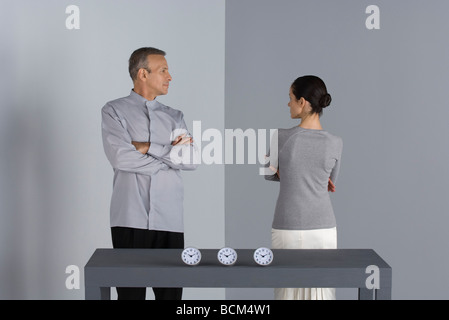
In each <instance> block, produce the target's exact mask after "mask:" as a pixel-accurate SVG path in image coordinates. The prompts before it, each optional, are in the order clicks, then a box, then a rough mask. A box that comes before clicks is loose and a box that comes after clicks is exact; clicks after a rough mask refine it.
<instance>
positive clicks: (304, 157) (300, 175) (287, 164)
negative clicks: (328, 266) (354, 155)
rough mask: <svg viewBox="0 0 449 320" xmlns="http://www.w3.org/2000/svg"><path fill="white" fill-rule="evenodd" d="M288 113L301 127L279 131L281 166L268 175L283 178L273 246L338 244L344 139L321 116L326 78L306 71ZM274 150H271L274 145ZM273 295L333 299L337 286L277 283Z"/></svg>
mask: <svg viewBox="0 0 449 320" xmlns="http://www.w3.org/2000/svg"><path fill="white" fill-rule="evenodd" d="M289 95H290V102H289V103H288V106H289V107H290V116H291V118H292V119H301V122H300V124H299V126H295V127H293V128H291V129H279V130H278V149H277V150H278V168H273V167H271V169H272V170H273V172H276V173H275V174H273V175H271V176H266V179H267V180H273V181H280V190H279V196H278V199H277V203H276V209H275V213H274V219H273V225H272V248H273V249H336V248H337V231H336V222H335V216H334V212H333V208H332V204H331V200H330V196H329V192H328V191H334V185H333V183H335V182H336V180H337V176H338V171H339V168H340V158H341V153H342V147H343V142H342V139H341V138H340V137H337V136H334V135H332V134H330V133H329V132H327V131H324V130H323V128H322V126H321V123H320V116H321V114H322V113H323V109H324V108H326V107H327V106H329V104H330V103H331V100H332V99H331V96H330V94H329V93H328V92H327V89H326V85H325V84H324V82H323V81H322V80H321V79H320V78H318V77H316V76H303V77H300V78H298V79H296V80H295V81H294V82H293V84H292V85H291V87H290V92H289ZM272 150H273V149H272ZM275 299H301V300H302V299H307V300H309V299H311V300H315V299H317V300H321V299H335V289H333V288H296V289H295V288H279V289H275Z"/></svg>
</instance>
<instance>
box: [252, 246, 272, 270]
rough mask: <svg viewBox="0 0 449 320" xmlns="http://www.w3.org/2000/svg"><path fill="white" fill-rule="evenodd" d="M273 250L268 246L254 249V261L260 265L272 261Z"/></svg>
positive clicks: (265, 264)
mask: <svg viewBox="0 0 449 320" xmlns="http://www.w3.org/2000/svg"><path fill="white" fill-rule="evenodd" d="M273 258H274V255H273V251H271V250H270V249H268V248H265V247H261V248H258V249H256V250H255V251H254V261H256V263H257V264H259V265H261V266H267V265H269V264H270V263H271V262H273Z"/></svg>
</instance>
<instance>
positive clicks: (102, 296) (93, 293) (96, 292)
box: [84, 287, 111, 300]
mask: <svg viewBox="0 0 449 320" xmlns="http://www.w3.org/2000/svg"><path fill="white" fill-rule="evenodd" d="M84 295H85V296H84V298H85V299H86V300H111V288H109V287H86V288H85V290H84Z"/></svg>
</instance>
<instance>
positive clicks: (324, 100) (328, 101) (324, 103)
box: [320, 93, 332, 109]
mask: <svg viewBox="0 0 449 320" xmlns="http://www.w3.org/2000/svg"><path fill="white" fill-rule="evenodd" d="M331 101H332V97H331V95H330V94H329V93H326V94H324V95H323V96H322V97H321V99H320V107H321V108H323V109H324V108H326V107H327V106H328V105H330V104H331Z"/></svg>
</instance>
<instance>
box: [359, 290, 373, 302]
mask: <svg viewBox="0 0 449 320" xmlns="http://www.w3.org/2000/svg"><path fill="white" fill-rule="evenodd" d="M375 291H376V290H375V289H367V288H359V300H374V299H376V298H375V294H376V293H375Z"/></svg>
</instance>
